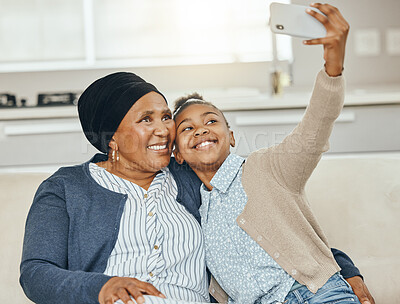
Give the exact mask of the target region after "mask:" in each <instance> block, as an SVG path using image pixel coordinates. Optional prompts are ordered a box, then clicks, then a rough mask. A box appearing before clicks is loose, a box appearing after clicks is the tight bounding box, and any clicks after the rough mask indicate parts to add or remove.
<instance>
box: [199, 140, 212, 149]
mask: <svg viewBox="0 0 400 304" xmlns="http://www.w3.org/2000/svg"><path fill="white" fill-rule="evenodd" d="M212 143H213V142H212V141H203V142H202V143H200V144H198V145H197V146H196V148H202V147H205V146H208V145H211V144H212Z"/></svg>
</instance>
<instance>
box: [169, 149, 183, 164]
mask: <svg viewBox="0 0 400 304" xmlns="http://www.w3.org/2000/svg"><path fill="white" fill-rule="evenodd" d="M172 153H174V156H175V159H176V162H177V163H178V164H180V165H182V164H183V161H184V159H183V157H182V155H181V153H180V152H179V150H178V149H177V148H176V147H175V149H174V151H172Z"/></svg>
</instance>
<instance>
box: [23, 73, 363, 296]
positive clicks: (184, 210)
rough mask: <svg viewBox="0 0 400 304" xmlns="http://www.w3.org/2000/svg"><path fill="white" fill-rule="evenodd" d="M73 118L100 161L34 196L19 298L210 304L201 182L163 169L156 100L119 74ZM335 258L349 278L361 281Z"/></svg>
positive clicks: (170, 134)
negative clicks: (176, 301)
mask: <svg viewBox="0 0 400 304" xmlns="http://www.w3.org/2000/svg"><path fill="white" fill-rule="evenodd" d="M78 110H79V117H80V121H81V124H82V129H83V131H84V133H85V135H86V137H87V138H88V140H89V141H90V142H91V143H92V144H93V146H95V147H96V148H97V149H99V150H100V151H101V152H103V154H97V155H95V156H94V157H93V158H92V159H91V160H90V161H88V162H86V163H84V164H81V165H77V166H72V167H64V168H61V169H59V170H58V171H57V172H56V173H54V174H53V175H52V176H51V177H50V178H48V179H47V180H45V181H44V182H43V183H42V184H41V185H40V187H39V189H38V190H37V193H36V195H35V198H34V201H33V204H32V207H31V210H30V212H29V215H28V218H27V222H26V230H25V239H24V248H23V255H22V262H21V277H20V282H21V285H22V287H23V289H24V291H25V293H26V295H27V296H28V297H29V298H30V299H31V300H32V301H34V302H36V303H44V304H45V303H51V304H54V303H57V302H58V303H74V304H76V303H85V304H88V303H99V302H100V303H101V304H105V303H107V304H108V303H114V302H115V301H117V300H119V299H120V300H121V301H122V302H124V303H126V304H128V303H133V302H132V300H131V299H132V298H134V299H135V300H136V301H137V302H138V303H143V302H144V300H145V299H144V296H143V295H151V296H154V297H153V298H152V297H147V296H146V302H147V303H148V302H151V301H152V299H153V300H154V299H155V301H164V300H163V299H162V298H163V297H167V298H168V299H175V300H183V301H186V302H208V301H209V294H208V290H207V288H208V283H207V281H208V280H207V277H206V276H207V274H206V266H205V259H204V248H203V238H202V234H201V229H200V225H199V211H198V208H199V206H200V193H199V189H200V184H201V182H200V181H199V180H198V178H197V177H196V176H195V174H194V173H193V172H192V171H191V170H190V169H189V168H187V167H186V166H180V165H178V164H177V163H176V162H175V161H174V159H172V160H170V155H171V149H172V146H173V142H174V139H175V125H174V122H173V120H172V119H171V112H170V110H169V108H168V106H167V103H166V99H165V98H164V96H163V95H162V94H161V93H160V92H159V91H158V90H157V89H156V87H154V86H153V85H152V84H150V83H147V82H146V81H144V80H143V79H142V78H140V77H138V76H137V75H135V74H133V73H125V72H120V73H114V74H110V75H108V76H105V77H103V78H101V79H99V80H97V81H95V82H94V83H93V84H91V85H90V86H89V87H88V88H87V89H86V90H85V92H84V93H83V94H82V96H81V97H80V100H79V104H78ZM335 253H336V255H335V257H336V259H337V260H338V263H339V265H340V266H341V267H342V269H343V271H345V272H346V271H347V277H353V276H356V275H359V272H358V270H357V268H355V266H354V265H353V264H352V263H351V261H350V260H349V259H348V258H347V257H346V256H345V255H344V254H343V253H341V252H335ZM157 299H159V300H157ZM147 300H149V301H147Z"/></svg>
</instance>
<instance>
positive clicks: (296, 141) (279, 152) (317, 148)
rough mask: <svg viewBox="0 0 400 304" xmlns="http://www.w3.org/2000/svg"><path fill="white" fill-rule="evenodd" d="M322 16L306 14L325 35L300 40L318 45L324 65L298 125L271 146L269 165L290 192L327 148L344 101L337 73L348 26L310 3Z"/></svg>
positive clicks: (328, 8)
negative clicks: (270, 162) (276, 143)
mask: <svg viewBox="0 0 400 304" xmlns="http://www.w3.org/2000/svg"><path fill="white" fill-rule="evenodd" d="M313 6H314V7H316V8H318V9H320V10H321V11H322V12H323V13H324V14H325V15H323V14H320V13H317V12H315V11H313V10H309V11H308V13H309V14H310V15H312V16H314V17H315V18H316V19H317V20H318V21H320V22H321V23H322V24H323V25H324V26H325V28H326V32H327V34H326V37H324V38H319V39H312V40H306V41H304V44H306V45H317V44H322V45H323V49H324V59H325V68H324V69H323V70H322V71H320V72H319V74H318V76H317V79H316V81H315V85H314V90H313V94H312V97H311V100H310V103H309V105H308V107H307V110H306V112H305V114H304V117H303V119H302V121H301V122H300V124H299V125H298V126H297V127H296V128H295V129H294V130H293V132H292V133H291V134H290V135H288V136H287V137H286V138H285V139H284V141H283V142H282V143H281V144H280V145H278V146H276V147H274V148H273V152H274V153H272V155H273V159H271V161H272V163H273V167H275V168H277V170H276V172H275V175H276V178H277V179H278V180H279V181H280V182H281V184H282V185H283V186H285V187H287V188H288V189H289V190H291V191H293V192H300V191H302V190H303V188H304V186H305V184H306V182H307V180H308V178H309V177H310V175H311V173H312V172H313V170H314V168H315V167H316V165H317V164H318V162H319V160H320V158H321V155H322V153H324V152H326V151H327V150H328V149H329V142H328V140H329V136H330V134H331V132H332V128H333V124H334V121H335V120H336V118H337V117H338V116H339V114H340V112H341V109H342V107H343V102H344V91H345V82H344V78H343V76H341V73H342V69H343V63H344V55H345V46H346V40H347V35H348V32H349V25H348V24H347V22H346V20H345V19H344V18H343V16H342V15H341V13H340V12H339V11H338V10H337V9H336V8H334V7H332V6H330V5H327V4H324V5H321V4H314V5H313Z"/></svg>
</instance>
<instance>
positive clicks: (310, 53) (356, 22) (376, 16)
mask: <svg viewBox="0 0 400 304" xmlns="http://www.w3.org/2000/svg"><path fill="white" fill-rule="evenodd" d="M293 2H295V3H299V4H305V5H306V4H308V3H309V1H304V0H295V1H293ZM330 3H332V4H333V5H335V6H337V7H339V8H340V9H341V11H342V12H343V15H344V16H345V17H346V19H347V20H348V21H349V23H350V26H351V29H350V34H349V38H348V47H347V54H346V62H345V73H346V76H347V82H348V85H349V86H363V85H370V84H399V83H400V72H399V71H400V56H398V55H397V56H389V55H387V54H386V48H385V30H386V29H387V28H400V18H399V12H400V1H398V0H382V1H375V0H331V1H330ZM365 28H376V29H378V30H379V31H380V33H381V54H380V55H379V56H372V57H359V56H357V55H356V53H355V49H354V34H355V33H356V31H357V30H359V29H365ZM293 47H294V56H295V61H294V66H293V76H294V87H303V86H311V85H312V83H313V81H314V77H315V75H316V73H317V72H318V70H319V69H320V68H321V67H322V64H323V60H322V47H320V46H312V47H310V46H304V45H302V43H301V39H295V40H294V43H293ZM116 70H121V69H113V70H86V71H83V70H82V71H57V72H29V73H22V72H18V73H0V92H4V91H10V92H14V93H17V94H18V97H19V98H21V97H27V98H28V100H29V103H31V104H35V103H36V95H37V93H38V92H47V91H68V90H74V91H82V90H83V89H85V88H86V87H87V86H88V85H89V84H90V83H91V82H93V81H94V80H95V79H97V78H99V77H101V76H104V75H106V74H108V73H110V72H113V71H116ZM122 70H128V69H126V68H124V69H122ZM129 70H130V71H133V72H135V73H137V74H138V75H140V76H142V77H143V78H145V79H146V80H148V81H150V82H152V83H154V84H155V85H156V86H157V87H158V88H159V89H160V90H161V91H163V92H168V91H181V92H182V94H183V93H187V92H192V91H194V90H200V89H202V88H212V87H221V88H224V87H232V86H244V87H256V88H259V89H260V90H262V91H267V90H269V66H268V64H266V63H248V64H243V63H242V64H221V65H201V66H186V67H183V66H177V67H152V68H130V69H129Z"/></svg>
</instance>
